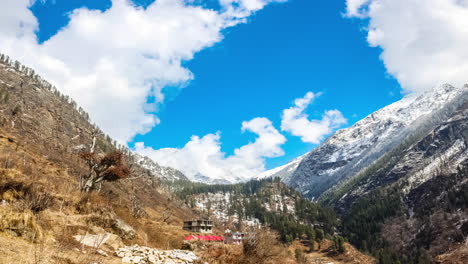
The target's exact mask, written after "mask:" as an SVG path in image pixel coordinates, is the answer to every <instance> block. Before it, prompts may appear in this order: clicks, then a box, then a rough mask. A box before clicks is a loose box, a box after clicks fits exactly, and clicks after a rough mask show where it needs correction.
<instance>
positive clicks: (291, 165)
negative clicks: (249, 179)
mask: <svg viewBox="0 0 468 264" xmlns="http://www.w3.org/2000/svg"><path fill="white" fill-rule="evenodd" d="M306 155H307V154H305V155H302V156H299V157H297V158H295V159H293V160H291V161H290V162H288V163H286V164H284V165H282V166H279V167H276V168H273V169H271V170H267V171H265V172H262V173H260V174H258V175H257V176H255V177H254V179H257V180H261V179H266V178H269V177H272V178H276V177H279V178H281V179H283V178H288V177H290V176H291V175H292V174H293V173H294V171H296V169H297V167H298V166H299V164H300V163H301V162H302V160H303V159H304V158H305V157H306Z"/></svg>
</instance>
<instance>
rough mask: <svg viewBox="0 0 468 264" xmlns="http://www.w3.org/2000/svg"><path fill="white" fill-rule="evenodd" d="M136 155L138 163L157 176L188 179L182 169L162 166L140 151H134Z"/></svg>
mask: <svg viewBox="0 0 468 264" xmlns="http://www.w3.org/2000/svg"><path fill="white" fill-rule="evenodd" d="M134 155H135V157H136V163H137V164H138V165H140V166H141V167H142V168H144V169H147V170H148V171H149V172H150V173H151V175H152V176H154V177H156V178H160V179H162V180H169V181H174V180H188V179H187V177H186V176H185V175H184V174H183V173H182V172H180V171H178V170H176V169H174V168H171V167H164V166H160V165H159V164H157V163H156V162H154V161H153V160H152V159H150V158H148V157H146V156H142V155H140V154H138V153H134Z"/></svg>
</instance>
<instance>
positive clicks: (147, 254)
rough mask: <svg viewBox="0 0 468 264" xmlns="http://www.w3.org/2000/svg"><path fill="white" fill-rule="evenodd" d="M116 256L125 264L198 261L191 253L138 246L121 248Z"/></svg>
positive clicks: (176, 263) (177, 263)
mask: <svg viewBox="0 0 468 264" xmlns="http://www.w3.org/2000/svg"><path fill="white" fill-rule="evenodd" d="M115 255H116V256H118V257H121V258H122V262H123V263H139V264H147V263H150V264H159V263H166V264H179V263H183V264H191V263H193V262H194V261H195V260H197V259H198V257H197V256H196V255H195V254H194V253H193V252H191V251H186V250H158V249H155V248H148V247H141V246H138V245H133V246H129V247H123V248H119V249H118V250H117V251H116V252H115Z"/></svg>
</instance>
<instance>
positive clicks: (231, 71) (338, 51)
mask: <svg viewBox="0 0 468 264" xmlns="http://www.w3.org/2000/svg"><path fill="white" fill-rule="evenodd" d="M135 2H136V3H138V4H143V5H145V6H146V5H148V4H150V3H151V1H143V0H138V1H137V0H135ZM205 5H208V6H209V7H216V5H211V3H205ZM110 6H111V2H110V1H106V0H99V1H96V0H73V1H70V0H56V1H47V2H46V3H41V2H37V3H36V4H35V5H34V6H32V8H31V10H32V11H33V13H34V15H35V16H36V17H37V19H38V21H39V31H38V32H37V36H38V38H39V41H40V42H43V41H46V40H47V39H48V38H50V37H51V36H53V35H55V34H56V33H57V30H59V29H60V28H61V27H63V26H64V25H66V24H67V23H68V21H69V18H68V13H69V12H71V11H72V10H74V9H76V8H81V7H86V8H89V9H99V10H106V9H108V8H109V7H110ZM344 12H345V2H343V1H338V0H333V1H308V0H291V1H288V2H287V3H275V4H272V5H269V6H267V7H265V8H264V9H263V10H261V11H259V12H257V13H256V14H254V15H253V16H251V17H249V18H248V23H245V24H240V25H238V26H235V27H232V28H228V29H225V30H224V32H223V34H224V39H223V40H222V41H221V42H219V43H217V44H215V45H214V46H213V47H209V48H206V49H204V50H202V51H201V52H198V53H197V54H196V55H195V58H194V59H193V60H190V61H186V62H184V65H185V67H187V68H188V69H190V70H191V71H192V72H193V74H194V80H192V81H190V82H189V84H188V85H187V86H185V87H184V88H177V87H166V88H164V89H165V92H166V93H167V97H166V98H167V99H168V100H167V101H166V103H164V104H163V105H161V106H160V110H159V111H158V117H159V118H160V119H161V123H160V124H159V125H157V126H156V127H154V128H153V129H152V130H151V131H150V132H149V133H147V134H145V135H138V136H136V137H135V139H134V142H139V141H143V142H145V145H146V146H151V147H152V148H155V149H158V148H168V147H171V148H180V147H183V146H184V144H186V143H187V141H188V140H189V139H190V137H191V136H192V135H199V136H203V135H205V134H208V133H215V132H216V131H220V132H221V139H222V145H221V147H222V150H223V151H224V152H225V153H227V154H232V153H233V150H234V149H235V148H238V147H240V146H242V145H244V144H246V143H248V142H251V141H253V140H254V139H255V135H254V134H252V133H241V123H242V121H244V120H249V119H252V118H254V117H267V118H268V119H270V120H271V121H272V122H273V125H274V126H275V127H279V126H280V123H281V111H282V110H283V109H286V108H288V107H290V106H291V105H292V103H293V101H294V99H296V98H300V97H303V96H304V95H305V94H306V93H307V92H308V91H312V92H322V93H323V94H322V96H320V97H319V98H318V99H317V100H316V101H315V102H314V103H313V104H312V105H311V106H309V107H308V108H307V113H308V114H309V115H310V117H311V118H320V116H321V114H322V112H323V111H325V110H330V109H339V110H340V111H341V112H342V113H343V115H344V117H345V118H347V119H348V124H347V125H345V126H348V125H351V124H353V123H354V122H356V121H358V120H360V119H362V118H363V117H365V116H366V115H368V114H369V113H371V112H373V111H375V110H377V109H379V108H381V107H383V106H385V105H388V104H389V103H391V102H394V101H396V100H398V99H399V98H401V95H400V90H401V88H400V87H399V85H398V82H396V81H395V80H394V79H393V78H392V77H390V76H389V75H387V74H386V69H385V67H384V65H383V63H382V61H381V60H380V59H379V54H380V50H379V49H378V48H371V47H369V46H368V44H367V42H366V32H365V31H363V30H362V28H363V27H364V26H365V24H364V23H363V21H361V20H357V19H348V18H345V17H343V15H342V14H343V13H344ZM283 135H284V136H285V137H286V138H287V142H286V143H285V144H284V145H283V149H284V151H285V155H284V156H281V157H276V158H271V159H268V160H267V163H266V166H267V168H273V167H276V166H279V165H282V164H284V163H286V162H287V161H289V160H290V159H293V158H294V157H297V156H298V155H301V154H304V153H305V152H307V151H310V150H311V149H312V148H313V147H315V146H316V145H315V144H311V143H304V142H302V141H301V139H300V138H299V137H296V136H293V135H291V134H289V133H287V132H285V133H283ZM130 145H132V143H130Z"/></svg>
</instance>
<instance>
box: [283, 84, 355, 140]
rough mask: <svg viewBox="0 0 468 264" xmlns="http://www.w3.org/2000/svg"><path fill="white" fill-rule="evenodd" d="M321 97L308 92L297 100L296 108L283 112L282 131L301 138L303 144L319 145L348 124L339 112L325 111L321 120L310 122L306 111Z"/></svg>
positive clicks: (295, 102)
mask: <svg viewBox="0 0 468 264" xmlns="http://www.w3.org/2000/svg"><path fill="white" fill-rule="evenodd" d="M319 95H320V94H314V93H312V92H308V93H307V94H306V95H305V96H304V97H303V98H298V99H296V100H295V101H294V106H292V107H290V108H288V109H285V110H283V115H282V119H281V130H282V131H287V132H290V133H291V134H292V135H294V136H298V137H301V140H302V141H303V142H308V143H313V144H318V143H320V141H321V140H323V138H324V137H325V136H327V135H329V134H331V133H332V132H333V131H334V130H335V129H336V128H338V127H340V126H341V125H344V124H346V122H347V121H346V119H345V118H344V117H343V115H342V114H341V112H340V111H338V110H328V111H325V113H324V114H323V116H322V119H321V120H309V116H308V115H307V114H305V113H304V111H305V110H306V108H307V107H308V106H309V105H310V104H311V103H312V101H313V100H314V99H315V98H316V97H318V96H319Z"/></svg>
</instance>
